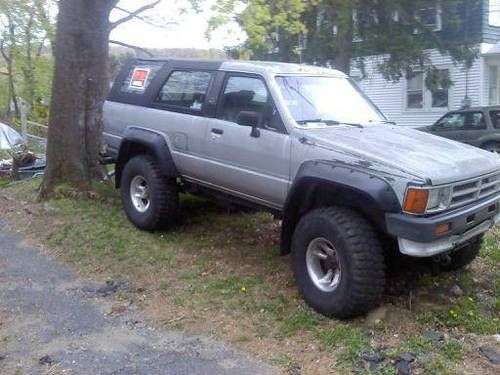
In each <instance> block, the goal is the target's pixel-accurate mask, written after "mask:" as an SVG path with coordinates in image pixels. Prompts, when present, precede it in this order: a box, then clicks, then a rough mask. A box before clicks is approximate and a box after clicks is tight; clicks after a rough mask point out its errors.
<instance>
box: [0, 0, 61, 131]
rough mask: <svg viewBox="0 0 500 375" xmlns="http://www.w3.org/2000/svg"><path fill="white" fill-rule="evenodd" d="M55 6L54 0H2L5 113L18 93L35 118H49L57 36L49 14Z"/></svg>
mask: <svg viewBox="0 0 500 375" xmlns="http://www.w3.org/2000/svg"><path fill="white" fill-rule="evenodd" d="M55 6H56V1H55V0H8V1H7V0H0V19H2V22H1V23H0V43H1V47H2V51H1V52H2V57H3V58H2V60H0V70H1V71H2V72H3V73H4V75H3V77H2V81H5V84H2V85H0V99H1V102H0V111H1V112H2V113H4V114H8V113H9V111H10V106H9V103H10V102H11V100H12V98H13V97H14V96H15V97H16V98H23V99H24V100H25V101H26V102H27V103H28V105H29V107H30V108H31V110H32V112H31V113H32V119H33V120H35V121H41V122H46V121H47V117H48V109H47V108H48V103H49V102H50V93H51V87H52V70H53V59H52V57H51V54H50V50H51V48H50V46H51V45H52V44H53V41H54V36H55V25H54V22H53V20H52V19H51V17H50V16H49V13H50V12H51V7H52V8H54V7H55ZM9 82H11V83H9Z"/></svg>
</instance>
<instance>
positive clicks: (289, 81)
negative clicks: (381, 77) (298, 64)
mask: <svg viewBox="0 0 500 375" xmlns="http://www.w3.org/2000/svg"><path fill="white" fill-rule="evenodd" d="M276 82H277V83H278V86H279V88H280V90H281V93H282V95H283V98H284V99H285V102H286V104H287V107H288V109H289V111H290V113H291V115H292V116H293V118H294V120H295V121H296V122H297V123H299V124H301V125H308V124H310V123H321V122H324V123H325V124H327V125H329V124H363V125H364V124H368V123H370V122H381V121H386V118H385V117H384V115H383V114H382V113H381V112H380V111H379V110H378V109H377V107H375V105H374V104H372V103H371V102H370V100H369V99H368V98H367V97H366V96H365V95H364V94H363V93H362V92H361V90H359V89H358V87H357V86H356V85H355V84H354V83H353V82H351V81H350V80H349V79H346V78H342V77H325V76H323V77H312V76H311V77H308V76H278V77H276Z"/></svg>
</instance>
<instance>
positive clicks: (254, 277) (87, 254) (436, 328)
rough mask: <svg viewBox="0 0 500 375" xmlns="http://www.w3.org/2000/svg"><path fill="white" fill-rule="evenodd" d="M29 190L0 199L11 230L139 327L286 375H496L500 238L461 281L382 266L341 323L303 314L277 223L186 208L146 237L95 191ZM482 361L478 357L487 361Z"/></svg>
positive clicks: (419, 265) (418, 265) (457, 275)
mask: <svg viewBox="0 0 500 375" xmlns="http://www.w3.org/2000/svg"><path fill="white" fill-rule="evenodd" d="M36 185H37V183H36V181H34V182H29V183H23V184H17V185H14V186H8V187H4V188H1V189H0V214H1V215H2V218H3V219H4V220H6V222H7V223H8V224H7V225H8V228H9V229H10V230H14V231H18V232H19V233H21V234H22V235H23V236H24V237H25V238H27V239H28V240H29V243H31V244H36V245H38V246H40V247H42V248H43V249H44V251H45V253H46V254H47V256H48V257H49V258H52V259H56V260H57V261H58V262H62V263H64V264H66V265H69V266H70V267H72V268H73V269H74V270H75V271H76V272H78V273H79V274H80V275H81V276H82V277H85V278H87V279H89V280H92V281H93V282H100V283H104V282H105V281H106V280H119V281H120V282H122V281H123V282H127V283H130V284H131V285H134V288H136V289H137V288H138V289H140V290H141V291H143V292H142V293H140V294H137V293H134V294H128V293H123V294H121V295H119V296H117V297H116V298H117V299H118V300H117V301H116V302H120V301H122V302H123V301H127V303H128V304H130V306H134V309H137V311H140V312H141V313H142V314H144V319H145V320H146V321H147V322H148V324H152V325H153V326H155V327H166V328H168V329H178V330H182V331H183V332H187V333H190V334H197V335H200V334H201V335H208V336H211V337H214V338H217V339H219V340H222V341H224V342H225V343H227V344H229V345H231V346H233V347H236V348H238V349H240V350H242V351H245V352H247V353H250V354H252V355H254V356H256V357H257V358H259V359H261V360H263V361H266V362H268V363H271V364H272V365H275V366H277V367H279V368H281V370H282V371H283V372H284V373H291V374H345V373H363V374H405V373H411V374H497V373H499V372H500V365H499V364H498V363H495V354H498V353H499V352H500V343H499V333H500V320H499V318H500V302H499V301H500V291H499V283H500V267H499V265H500V262H499V252H500V251H499V250H500V233H499V231H492V233H490V234H489V235H488V238H487V239H486V241H485V244H484V247H483V250H482V252H481V256H480V257H479V258H478V259H476V261H474V262H473V264H472V265H470V266H468V267H467V268H466V269H464V270H460V271H458V272H453V273H442V272H439V270H437V269H436V267H434V266H432V265H431V264H428V263H425V262H424V263H423V262H414V261H409V260H407V259H398V261H397V262H394V264H392V265H390V267H389V270H388V273H389V280H388V286H387V288H386V292H385V295H384V298H383V303H382V305H381V306H380V307H379V308H378V309H376V310H374V311H373V312H372V313H370V314H369V315H368V316H366V317H364V318H358V319H354V320H351V321H347V322H339V321H335V320H331V319H325V318H324V317H322V316H320V315H318V314H316V313H315V312H313V311H311V310H310V309H309V308H307V306H305V304H304V303H303V301H302V299H301V297H300V296H299V295H298V293H297V291H296V288H295V286H294V280H293V278H292V275H291V272H290V269H289V259H288V258H287V257H280V256H279V255H278V250H277V242H278V238H279V222H277V221H275V220H273V219H272V217H270V216H269V215H267V214H262V213H230V212H228V211H227V210H226V209H223V208H219V207H217V206H215V205H213V204H212V203H210V202H206V201H203V200H200V199H197V198H192V197H185V198H184V199H183V201H182V204H183V213H184V220H183V222H182V223H181V224H180V225H179V226H178V227H176V228H173V229H171V230H169V231H166V232H159V233H153V234H151V233H144V232H140V231H138V230H136V229H135V228H133V227H132V226H131V225H130V224H129V223H128V221H127V220H126V218H125V217H124V215H123V213H122V210H121V207H120V203H119V200H118V197H117V196H116V194H115V193H114V192H110V191H108V190H106V189H105V188H102V189H99V188H98V189H97V190H98V193H96V194H95V195H92V196H90V197H81V196H78V197H74V196H68V194H62V195H61V198H60V199H57V200H54V201H51V202H49V203H45V204H39V203H35V201H34V197H35V189H36ZM485 353H486V354H485Z"/></svg>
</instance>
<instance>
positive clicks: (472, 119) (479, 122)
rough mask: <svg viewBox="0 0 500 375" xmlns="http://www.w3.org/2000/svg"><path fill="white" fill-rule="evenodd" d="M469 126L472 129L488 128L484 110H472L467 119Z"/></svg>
mask: <svg viewBox="0 0 500 375" xmlns="http://www.w3.org/2000/svg"><path fill="white" fill-rule="evenodd" d="M466 125H467V128H468V129H470V130H481V129H486V121H485V119H484V115H483V113H482V112H470V113H469V114H468V119H467V124H466Z"/></svg>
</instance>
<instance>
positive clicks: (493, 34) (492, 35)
mask: <svg viewBox="0 0 500 375" xmlns="http://www.w3.org/2000/svg"><path fill="white" fill-rule="evenodd" d="M489 3H490V2H489V0H483V4H482V5H483V11H482V15H483V16H482V18H483V22H482V24H483V32H482V41H483V43H497V42H498V41H499V40H500V27H498V26H491V25H490V24H489Z"/></svg>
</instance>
